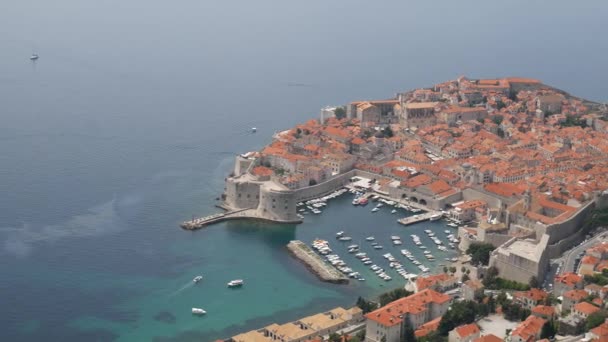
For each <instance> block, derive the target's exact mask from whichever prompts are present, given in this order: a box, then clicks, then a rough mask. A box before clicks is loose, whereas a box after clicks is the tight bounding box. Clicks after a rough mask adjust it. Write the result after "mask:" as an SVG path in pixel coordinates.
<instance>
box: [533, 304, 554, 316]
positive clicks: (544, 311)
mask: <svg viewBox="0 0 608 342" xmlns="http://www.w3.org/2000/svg"><path fill="white" fill-rule="evenodd" d="M532 313H535V314H539V315H541V316H548V317H550V316H553V315H555V308H554V307H552V306H548V305H537V306H535V307H533V308H532Z"/></svg>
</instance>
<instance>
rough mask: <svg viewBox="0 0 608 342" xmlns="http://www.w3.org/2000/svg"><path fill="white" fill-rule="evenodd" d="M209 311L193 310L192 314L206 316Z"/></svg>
mask: <svg viewBox="0 0 608 342" xmlns="http://www.w3.org/2000/svg"><path fill="white" fill-rule="evenodd" d="M206 313H207V311H205V310H203V309H201V308H192V314H193V315H204V314H206Z"/></svg>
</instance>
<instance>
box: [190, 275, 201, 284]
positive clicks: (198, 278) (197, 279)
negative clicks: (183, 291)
mask: <svg viewBox="0 0 608 342" xmlns="http://www.w3.org/2000/svg"><path fill="white" fill-rule="evenodd" d="M201 280H203V276H201V275H199V276H196V277H194V279H192V281H193V282H195V283H198V282H199V281H201Z"/></svg>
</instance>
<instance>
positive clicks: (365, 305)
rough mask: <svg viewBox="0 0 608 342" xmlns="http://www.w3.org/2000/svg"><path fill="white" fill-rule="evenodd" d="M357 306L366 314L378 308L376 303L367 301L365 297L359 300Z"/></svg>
mask: <svg viewBox="0 0 608 342" xmlns="http://www.w3.org/2000/svg"><path fill="white" fill-rule="evenodd" d="M357 306H358V307H359V309H361V311H363V313H364V314H366V313H368V312H370V311H374V310H376V308H377V307H378V306H377V305H376V303H374V302H370V301H368V300H365V298H363V297H359V298H358V299H357Z"/></svg>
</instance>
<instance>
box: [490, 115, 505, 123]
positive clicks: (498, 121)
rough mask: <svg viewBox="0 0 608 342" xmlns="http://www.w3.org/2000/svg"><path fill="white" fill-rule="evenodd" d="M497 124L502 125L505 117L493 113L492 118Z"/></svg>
mask: <svg viewBox="0 0 608 342" xmlns="http://www.w3.org/2000/svg"><path fill="white" fill-rule="evenodd" d="M490 119H491V120H492V121H493V122H494V123H495V124H497V125H500V124H501V123H502V120H503V119H504V117H503V116H502V115H500V114H496V115H492V117H491V118H490Z"/></svg>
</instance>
